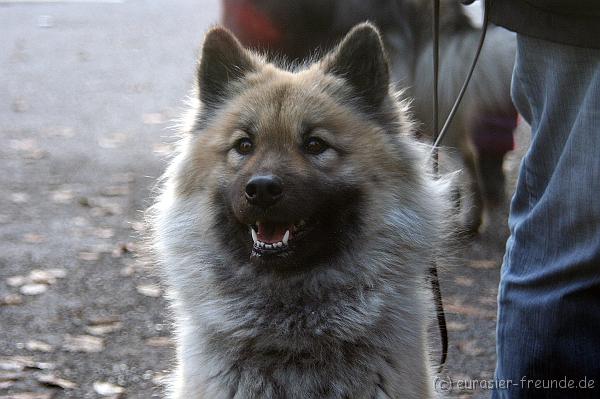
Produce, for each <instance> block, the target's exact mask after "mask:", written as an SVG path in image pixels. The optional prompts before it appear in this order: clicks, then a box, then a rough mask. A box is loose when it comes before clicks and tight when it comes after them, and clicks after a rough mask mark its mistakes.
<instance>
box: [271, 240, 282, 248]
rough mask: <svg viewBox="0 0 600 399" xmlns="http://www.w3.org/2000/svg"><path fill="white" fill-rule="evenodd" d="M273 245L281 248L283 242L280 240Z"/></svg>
mask: <svg viewBox="0 0 600 399" xmlns="http://www.w3.org/2000/svg"><path fill="white" fill-rule="evenodd" d="M273 246H274V247H277V248H281V247H283V243H282V242H281V241H279V242H277V243H275V244H273Z"/></svg>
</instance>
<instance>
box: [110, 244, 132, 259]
mask: <svg viewBox="0 0 600 399" xmlns="http://www.w3.org/2000/svg"><path fill="white" fill-rule="evenodd" d="M135 249H136V248H135V245H134V244H133V243H130V242H127V243H123V242H120V243H119V244H118V245H117V247H116V248H115V249H113V250H112V256H113V258H120V257H121V256H123V255H124V254H126V253H131V252H135Z"/></svg>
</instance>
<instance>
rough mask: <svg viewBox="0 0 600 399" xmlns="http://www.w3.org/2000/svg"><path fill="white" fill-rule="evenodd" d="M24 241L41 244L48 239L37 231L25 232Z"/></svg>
mask: <svg viewBox="0 0 600 399" xmlns="http://www.w3.org/2000/svg"><path fill="white" fill-rule="evenodd" d="M23 241H24V242H27V243H30V244H39V243H41V242H45V241H46V237H44V236H43V235H41V234H37V233H27V234H23Z"/></svg>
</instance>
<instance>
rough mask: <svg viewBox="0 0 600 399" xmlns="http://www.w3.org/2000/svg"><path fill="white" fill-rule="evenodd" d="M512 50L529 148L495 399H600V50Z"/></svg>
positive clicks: (528, 44)
mask: <svg viewBox="0 0 600 399" xmlns="http://www.w3.org/2000/svg"><path fill="white" fill-rule="evenodd" d="M599 40H600V39H599ZM517 41H518V49H517V60H516V65H515V70H514V74H513V83H512V96H513V101H514V102H515V105H516V106H517V109H518V110H519V112H520V113H521V115H522V116H523V117H524V118H525V120H527V121H528V122H529V124H530V125H531V128H532V142H531V147H530V148H529V150H528V152H527V154H526V155H525V157H524V159H523V161H522V164H521V169H520V173H519V179H518V182H517V188H516V192H515V194H514V196H513V199H512V203H511V209H510V217H509V227H510V233H511V234H510V238H509V239H508V242H507V244H506V254H505V256H504V264H503V266H502V271H501V280H500V288H499V293H498V328H497V357H498V360H497V365H496V378H497V379H498V380H499V382H503V383H505V384H506V385H508V386H509V388H506V389H500V388H497V389H496V390H495V391H494V392H493V394H492V397H493V398H495V399H500V398H511V399H515V398H527V399H531V398H561V399H563V398H600V50H592V49H585V48H578V47H572V46H567V45H561V44H556V43H551V42H547V41H544V40H539V39H535V38H532V37H526V36H523V35H518V39H517ZM507 380H510V382H508V383H507ZM570 380H573V384H572V386H571V388H569V387H568V384H569V381H570ZM538 381H539V382H538ZM573 385H575V386H576V387H573ZM590 385H592V387H591V388H590V387H589V386H590ZM564 386H567V388H562V387H564ZM584 386H586V387H587V388H583V387H584Z"/></svg>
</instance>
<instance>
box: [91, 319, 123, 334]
mask: <svg viewBox="0 0 600 399" xmlns="http://www.w3.org/2000/svg"><path fill="white" fill-rule="evenodd" d="M88 323H89V324H90V325H89V326H87V327H86V328H85V330H86V331H87V332H88V333H90V334H92V335H105V334H110V333H112V332H115V331H117V330H120V329H121V328H122V327H123V324H122V323H121V322H120V321H119V319H118V318H116V317H104V318H94V319H90V320H89V321H88Z"/></svg>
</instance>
